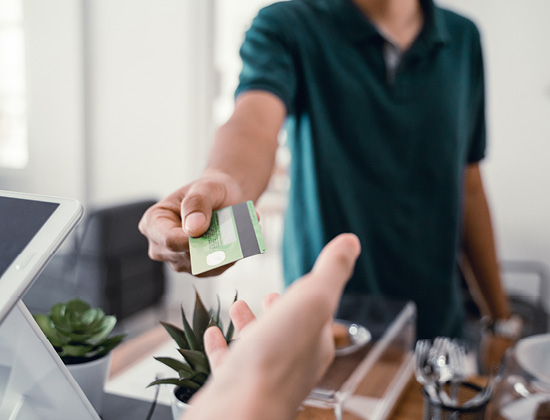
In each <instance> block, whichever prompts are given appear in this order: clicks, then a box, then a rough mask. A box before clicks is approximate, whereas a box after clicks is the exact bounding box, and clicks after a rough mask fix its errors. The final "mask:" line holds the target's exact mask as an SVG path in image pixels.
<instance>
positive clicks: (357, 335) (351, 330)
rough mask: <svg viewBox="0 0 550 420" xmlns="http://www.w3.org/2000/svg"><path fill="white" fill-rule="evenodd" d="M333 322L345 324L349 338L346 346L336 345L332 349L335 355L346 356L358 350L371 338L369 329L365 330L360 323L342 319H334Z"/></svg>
mask: <svg viewBox="0 0 550 420" xmlns="http://www.w3.org/2000/svg"><path fill="white" fill-rule="evenodd" d="M334 322H335V323H338V324H342V325H345V326H346V327H347V328H348V334H349V338H350V340H351V344H349V345H347V346H342V347H336V349H335V351H334V354H335V355H336V356H346V355H348V354H351V353H353V352H355V351H357V350H359V349H360V348H361V347H363V346H364V345H365V344H367V343H368V342H369V341H370V340H371V339H372V336H371V333H370V332H369V330H367V329H366V328H365V327H363V326H362V325H359V324H356V323H354V322H349V321H344V320H341V319H335V320H334Z"/></svg>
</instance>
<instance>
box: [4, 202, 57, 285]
mask: <svg viewBox="0 0 550 420" xmlns="http://www.w3.org/2000/svg"><path fill="white" fill-rule="evenodd" d="M58 207H59V203H50V202H44V201H33V200H26V199H20V198H13V197H0V216H1V217H2V222H1V223H0V238H1V240H0V281H1V277H2V275H3V274H4V273H5V272H6V270H7V269H8V267H9V266H10V265H11V263H12V262H13V261H15V259H16V258H17V256H18V255H19V254H21V253H22V252H23V250H24V249H25V247H26V246H27V245H28V244H29V242H30V241H31V240H32V238H33V237H34V236H35V235H36V233H37V232H38V231H39V230H40V228H42V226H43V225H44V223H46V221H47V220H48V219H49V218H50V217H51V215H52V214H53V213H54V212H55V209H57V208H58Z"/></svg>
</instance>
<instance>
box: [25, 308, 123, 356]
mask: <svg viewBox="0 0 550 420" xmlns="http://www.w3.org/2000/svg"><path fill="white" fill-rule="evenodd" d="M33 317H34V319H35V321H36V323H37V324H38V326H39V327H40V329H41V330H42V332H43V333H44V335H45V336H46V337H47V338H48V340H49V341H50V343H51V344H52V346H53V347H54V349H55V350H56V351H57V354H58V355H59V356H60V357H61V359H62V360H63V362H64V363H65V364H73V363H81V362H85V361H91V360H95V359H99V358H100V357H102V356H105V355H106V354H108V353H109V352H110V351H111V350H112V349H114V348H115V347H116V346H118V345H119V344H120V342H121V341H122V340H123V339H124V337H125V336H126V334H125V333H121V334H117V335H113V336H110V334H111V332H112V331H113V328H114V327H115V325H116V322H117V319H116V317H115V316H113V315H105V313H104V312H103V310H101V309H99V308H92V307H91V306H90V305H89V304H88V303H87V302H84V301H83V300H80V299H73V300H70V301H68V302H66V303H56V304H55V305H53V306H52V307H51V309H50V313H49V314H35V315H33Z"/></svg>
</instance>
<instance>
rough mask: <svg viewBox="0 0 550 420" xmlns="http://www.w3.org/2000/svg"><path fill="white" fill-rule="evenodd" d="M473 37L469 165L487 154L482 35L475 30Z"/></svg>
mask: <svg viewBox="0 0 550 420" xmlns="http://www.w3.org/2000/svg"><path fill="white" fill-rule="evenodd" d="M473 30H474V36H473V37H472V78H471V80H472V83H471V86H470V88H471V98H472V101H471V106H470V118H469V121H470V130H469V139H470V142H469V143H470V146H469V150H468V156H467V159H468V163H475V162H478V161H480V160H482V159H483V158H484V157H485V154H486V147H487V139H486V137H487V134H486V122H485V76H484V71H485V70H484V66H483V51H482V47H481V40H480V35H479V32H478V30H477V28H475V26H474V28H473Z"/></svg>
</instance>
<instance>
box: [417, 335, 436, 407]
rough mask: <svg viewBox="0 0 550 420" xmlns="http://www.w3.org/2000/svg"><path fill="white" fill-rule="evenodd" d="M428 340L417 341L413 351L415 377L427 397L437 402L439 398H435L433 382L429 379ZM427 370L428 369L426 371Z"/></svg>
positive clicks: (429, 345) (429, 342)
mask: <svg viewBox="0 0 550 420" xmlns="http://www.w3.org/2000/svg"><path fill="white" fill-rule="evenodd" d="M431 345H432V344H431V341H430V340H418V341H417V342H416V346H415V349H414V357H415V369H414V373H415V377H416V380H417V381H418V383H419V384H420V385H422V386H423V387H424V389H425V390H426V392H427V393H428V396H429V397H430V398H431V399H432V400H434V401H438V400H439V397H438V396H437V389H436V385H435V382H434V381H433V379H432V377H431V368H429V366H428V363H427V362H428V354H429V352H430V348H431ZM427 368H428V369H427Z"/></svg>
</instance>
